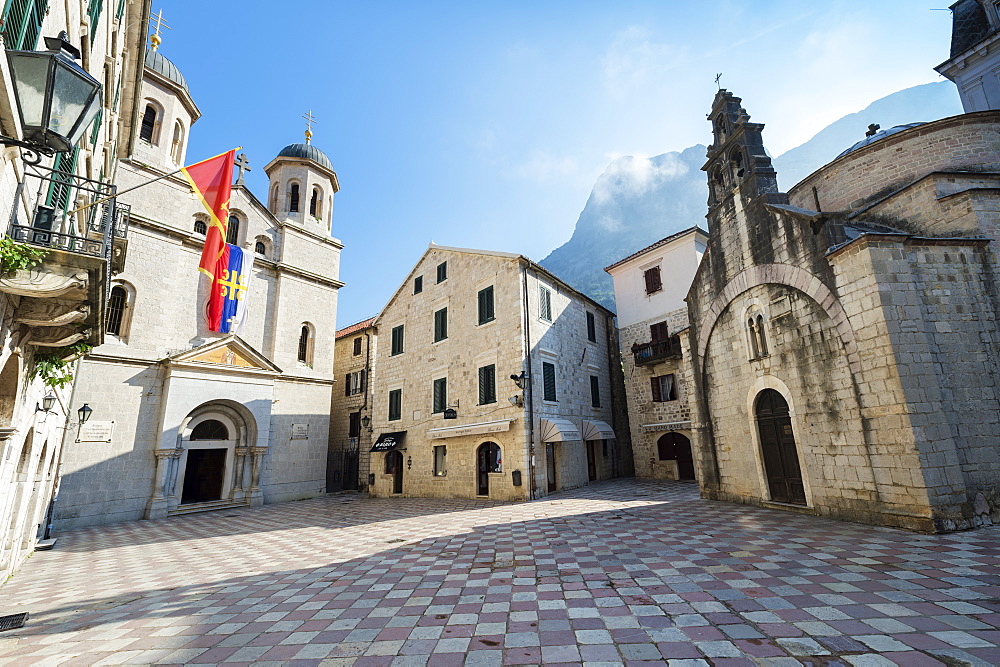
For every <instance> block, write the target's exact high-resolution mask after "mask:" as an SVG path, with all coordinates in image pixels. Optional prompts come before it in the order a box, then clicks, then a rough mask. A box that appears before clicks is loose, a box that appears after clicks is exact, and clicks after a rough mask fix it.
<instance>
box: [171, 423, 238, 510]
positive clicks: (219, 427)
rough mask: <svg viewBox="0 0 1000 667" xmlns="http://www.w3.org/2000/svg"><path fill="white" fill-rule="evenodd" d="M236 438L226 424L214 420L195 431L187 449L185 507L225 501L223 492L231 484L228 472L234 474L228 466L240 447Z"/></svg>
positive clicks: (182, 496) (191, 435)
mask: <svg viewBox="0 0 1000 667" xmlns="http://www.w3.org/2000/svg"><path fill="white" fill-rule="evenodd" d="M231 435H232V436H234V437H233V438H231V437H230V436H231ZM235 435H236V434H235V433H232V434H231V433H230V429H229V428H228V427H227V425H226V424H224V423H223V422H221V421H219V420H218V419H213V418H211V417H209V418H206V419H203V420H202V421H199V422H198V423H197V424H196V425H195V426H194V428H192V429H191V433H190V434H189V436H188V442H187V446H186V447H185V449H186V450H187V457H186V458H187V460H186V462H185V465H184V470H183V471H182V475H183V480H184V481H183V484H182V490H181V505H185V504H188V503H205V502H211V501H215V500H222V490H223V487H224V486H226V482H227V481H228V480H227V479H226V477H227V474H226V473H227V472H231V470H227V466H226V463H227V462H228V459H229V452H230V450H233V449H235V447H236V440H235ZM230 485H231V482H230Z"/></svg>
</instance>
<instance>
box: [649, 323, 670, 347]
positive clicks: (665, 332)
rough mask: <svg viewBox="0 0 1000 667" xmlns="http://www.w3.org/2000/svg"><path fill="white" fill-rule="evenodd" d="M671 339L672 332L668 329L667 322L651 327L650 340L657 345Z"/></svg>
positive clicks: (651, 325)
mask: <svg viewBox="0 0 1000 667" xmlns="http://www.w3.org/2000/svg"><path fill="white" fill-rule="evenodd" d="M668 338H670V330H669V329H667V323H666V322H657V323H656V324H650V325H649V339H650V341H652V342H654V343H656V342H659V341H661V340H667V339H668Z"/></svg>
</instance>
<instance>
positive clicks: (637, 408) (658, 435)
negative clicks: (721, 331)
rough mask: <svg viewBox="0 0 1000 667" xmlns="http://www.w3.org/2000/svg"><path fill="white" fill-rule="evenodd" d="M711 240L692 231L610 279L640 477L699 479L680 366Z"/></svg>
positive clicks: (629, 260) (621, 267) (624, 265)
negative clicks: (696, 283) (692, 293)
mask: <svg viewBox="0 0 1000 667" xmlns="http://www.w3.org/2000/svg"><path fill="white" fill-rule="evenodd" d="M707 238H708V235H707V234H706V233H705V232H704V231H702V230H701V229H699V228H698V227H691V228H690V229H685V230H684V231H681V232H678V233H676V234H673V235H671V236H668V237H666V238H664V239H661V240H659V241H657V242H656V243H654V244H652V245H650V246H649V247H647V248H643V249H642V250H640V251H638V252H636V253H634V254H632V255H629V256H628V257H626V258H625V259H622V260H620V261H618V262H616V263H614V264H612V265H611V266H609V267H607V268H606V269H605V271H607V272H608V273H610V274H611V278H612V280H613V281H614V286H615V304H616V306H617V308H618V335H619V339H620V341H621V349H622V360H623V368H624V371H625V392H626V395H627V397H628V414H629V423H630V425H631V429H632V450H633V453H634V456H635V472H636V476H638V477H644V478H655V479H694V478H695V477H694V476H695V471H694V462H693V458H692V452H691V442H690V437H691V410H690V406H689V400H688V397H689V395H690V394H689V392H690V388H691V386H692V385H691V382H692V379H691V378H689V377H687V374H686V366H685V365H683V364H681V362H680V360H681V358H682V356H683V354H684V350H683V347H684V338H683V337H679V336H678V335H677V333H678V332H679V331H682V330H684V329H686V328H687V326H688V315H687V304H686V303H685V302H684V298H685V297H686V296H687V292H688V289H689V288H690V287H691V281H692V280H693V279H694V274H695V271H697V269H698V265H699V263H700V262H701V257H702V255H703V254H704V252H705V242H706V240H707Z"/></svg>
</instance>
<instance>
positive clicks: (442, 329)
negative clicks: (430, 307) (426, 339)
mask: <svg viewBox="0 0 1000 667" xmlns="http://www.w3.org/2000/svg"><path fill="white" fill-rule="evenodd" d="M447 337H448V309H447V308H442V309H441V310H439V311H437V312H436V313H434V342H437V341H439V340H444V339H445V338H447Z"/></svg>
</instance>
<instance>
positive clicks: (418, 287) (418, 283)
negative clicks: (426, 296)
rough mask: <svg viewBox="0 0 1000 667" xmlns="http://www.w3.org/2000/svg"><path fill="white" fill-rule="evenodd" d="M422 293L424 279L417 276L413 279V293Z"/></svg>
mask: <svg viewBox="0 0 1000 667" xmlns="http://www.w3.org/2000/svg"><path fill="white" fill-rule="evenodd" d="M423 291H424V277H423V276H417V277H416V278H414V279H413V293H414V294H420V293H421V292H423Z"/></svg>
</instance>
